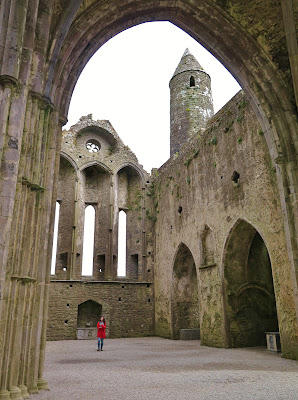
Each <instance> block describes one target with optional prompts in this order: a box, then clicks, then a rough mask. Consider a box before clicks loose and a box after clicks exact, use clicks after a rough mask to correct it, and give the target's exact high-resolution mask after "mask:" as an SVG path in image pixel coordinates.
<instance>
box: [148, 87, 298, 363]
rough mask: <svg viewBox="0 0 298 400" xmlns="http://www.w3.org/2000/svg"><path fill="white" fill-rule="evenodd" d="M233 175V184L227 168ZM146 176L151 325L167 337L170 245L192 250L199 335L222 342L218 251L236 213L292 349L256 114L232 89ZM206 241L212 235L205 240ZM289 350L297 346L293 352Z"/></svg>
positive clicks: (273, 203) (272, 184) (280, 234)
mask: <svg viewBox="0 0 298 400" xmlns="http://www.w3.org/2000/svg"><path fill="white" fill-rule="evenodd" d="M234 171H237V172H238V173H239V175H240V178H239V182H238V184H236V183H234V182H233V181H232V175H233V172H234ZM158 173H159V175H158V176H157V178H156V180H155V183H154V202H155V204H156V217H157V221H156V224H155V227H156V254H155V257H156V259H155V279H154V283H155V301H156V333H157V335H161V336H164V337H171V335H172V332H171V322H172V321H171V290H172V287H171V284H172V273H173V263H174V258H175V254H176V251H177V248H178V246H179V244H180V243H181V242H183V243H185V244H186V245H187V246H188V248H189V249H190V251H191V252H192V255H193V257H194V260H195V263H196V268H197V273H198V286H199V301H200V323H201V338H202V343H203V344H205V345H210V346H220V347H222V346H226V339H227V338H226V333H225V317H224V302H223V286H222V279H223V273H224V266H223V253H224V249H225V242H226V240H227V237H228V235H229V232H230V230H231V229H232V227H233V226H234V224H235V223H236V221H237V220H238V219H244V220H246V221H247V222H249V223H250V224H251V225H253V226H254V227H255V228H256V229H257V231H258V232H259V233H260V234H261V236H262V237H263V240H264V241H265V243H266V246H267V248H268V252H269V255H270V258H271V264H272V270H273V278H274V287H275V295H276V301H277V310H278V315H279V324H280V333H281V338H282V342H283V345H284V347H283V352H284V354H286V353H287V352H288V354H289V353H291V354H292V355H293V354H295V350H294V345H295V340H296V341H297V327H296V325H295V323H294V322H293V320H294V314H293V315H292V313H293V312H294V298H293V287H292V284H291V274H290V267H289V259H288V254H287V248H286V240H285V235H284V228H283V222H282V213H281V207H280V203H279V194H278V189H277V182H276V173H275V169H274V168H273V167H272V164H271V161H270V157H269V153H268V148H267V146H266V142H265V139H264V136H263V132H262V130H261V128H260V126H259V124H258V122H257V118H256V116H255V114H254V112H253V110H252V109H251V107H250V105H249V103H248V101H247V99H246V98H245V97H244V95H243V94H242V93H241V92H240V93H239V94H237V95H236V96H235V97H234V98H233V99H232V100H231V101H230V102H229V103H228V104H227V105H226V106H225V107H224V108H223V109H222V110H221V111H220V112H219V113H217V114H216V115H215V116H214V117H213V118H212V119H211V121H210V122H209V125H208V127H207V130H206V131H205V132H204V133H203V134H201V135H198V136H197V137H195V138H194V139H193V140H191V141H189V143H188V144H187V145H185V146H184V147H183V148H182V149H181V152H180V154H179V156H178V158H177V159H175V157H172V159H170V160H169V161H168V162H167V163H166V164H164V166H162V167H161V168H160V169H159V171H158ZM206 225H207V226H208V227H209V228H210V231H211V233H212V235H213V243H214V244H213V246H214V249H213V257H214V264H212V263H211V264H210V263H209V265H208V262H207V263H206V260H204V257H203V255H202V247H203V246H202V238H203V236H204V235H205V231H206ZM210 242H211V243H212V240H211V241H210ZM296 357H297V354H296Z"/></svg>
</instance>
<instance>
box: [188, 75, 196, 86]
mask: <svg viewBox="0 0 298 400" xmlns="http://www.w3.org/2000/svg"><path fill="white" fill-rule="evenodd" d="M189 86H190V87H192V86H196V81H195V78H194V77H193V76H191V77H190V82H189Z"/></svg>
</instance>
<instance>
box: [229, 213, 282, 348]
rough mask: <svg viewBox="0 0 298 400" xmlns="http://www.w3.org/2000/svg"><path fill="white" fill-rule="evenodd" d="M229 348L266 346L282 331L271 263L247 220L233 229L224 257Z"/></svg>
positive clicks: (258, 236)
mask: <svg viewBox="0 0 298 400" xmlns="http://www.w3.org/2000/svg"><path fill="white" fill-rule="evenodd" d="M224 284H225V302H226V313H227V325H228V345H229V347H248V346H262V345H265V343H266V335H265V332H268V331H269V332H270V331H274V332H276V331H278V319H277V312H276V303H275V292H274V286H273V278H272V270H271V262H270V257H269V254H268V250H267V247H266V245H265V243H264V240H263V239H262V237H261V235H260V234H259V233H258V231H257V230H256V229H255V228H254V227H253V226H252V225H250V224H249V223H247V222H246V221H244V220H239V221H237V223H236V224H235V226H234V228H233V229H232V231H231V233H230V235H229V237H228V240H227V243H226V248H225V257H224Z"/></svg>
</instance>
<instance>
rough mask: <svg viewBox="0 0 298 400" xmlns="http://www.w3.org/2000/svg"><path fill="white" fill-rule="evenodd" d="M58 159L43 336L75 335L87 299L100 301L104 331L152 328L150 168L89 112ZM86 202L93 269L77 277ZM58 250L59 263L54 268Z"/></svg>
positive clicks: (121, 333) (120, 333)
mask: <svg viewBox="0 0 298 400" xmlns="http://www.w3.org/2000/svg"><path fill="white" fill-rule="evenodd" d="M90 140H91V141H92V140H97V141H98V143H99V144H100V150H99V151H98V152H95V153H90V152H88V150H87V149H86V143H87V142H88V141H90ZM61 159H62V162H61V168H60V174H59V185H58V186H59V189H58V199H59V201H60V204H61V207H60V215H62V213H63V215H62V217H63V218H61V220H60V222H61V223H60V224H59V231H58V235H59V240H58V254H57V264H56V274H55V275H52V276H51V284H50V296H49V323H48V329H47V339H48V340H63V339H75V338H76V334H77V331H76V329H77V316H78V306H79V305H80V304H82V303H84V302H86V301H88V300H91V301H94V302H96V303H98V304H100V305H101V306H102V314H103V315H104V316H105V317H106V320H107V324H108V333H109V336H110V337H129V336H148V335H151V334H153V332H154V296H153V287H152V280H153V259H152V256H151V253H153V252H152V247H153V241H152V240H153V239H152V232H153V222H152V221H150V219H149V218H147V214H146V209H148V207H149V205H150V204H151V202H152V200H151V199H150V198H149V197H148V196H145V192H146V188H147V187H149V186H150V181H151V179H150V177H149V175H148V174H147V173H146V171H144V170H143V168H142V166H141V165H139V163H138V161H137V158H136V156H135V155H134V153H133V152H132V151H131V150H130V149H129V148H128V147H127V146H125V145H124V144H123V143H122V141H121V139H120V138H119V136H118V135H117V133H116V132H115V131H114V129H113V127H112V126H111V124H110V123H109V122H108V121H93V120H92V116H91V115H88V116H87V117H82V118H81V119H80V121H79V122H78V123H77V124H76V125H74V126H73V127H71V128H70V130H69V131H64V132H63V141H62V158H61ZM67 160H68V161H67ZM69 171H70V172H71V173H72V174H71V178H74V179H70V172H69ZM75 180H76V183H75V182H74V181H75ZM73 192H75V194H74V195H73ZM70 194H71V196H70ZM88 204H92V206H93V207H94V209H95V240H94V257H93V274H92V276H82V254H83V236H84V212H85V208H86V206H87V205H88ZM120 209H123V210H125V212H126V214H127V264H126V269H127V274H126V277H117V252H118V212H119V210H120ZM74 210H75V211H74ZM66 228H67V229H66ZM59 232H60V234H59ZM147 248H148V249H149V250H148V251H149V252H150V254H148V255H149V257H148V260H147ZM62 250H63V254H62V255H63V257H64V255H65V254H66V256H65V257H64V258H63V261H64V262H65V264H63V265H62V266H61V268H60V270H59V271H57V265H58V263H59V261H60V259H61V254H60V253H61V251H62ZM71 251H73V256H74V259H73V258H72V256H71ZM59 265H60V264H59ZM63 267H66V270H65V271H64V270H63ZM57 272H58V273H57ZM99 318H100V315H98V319H99Z"/></svg>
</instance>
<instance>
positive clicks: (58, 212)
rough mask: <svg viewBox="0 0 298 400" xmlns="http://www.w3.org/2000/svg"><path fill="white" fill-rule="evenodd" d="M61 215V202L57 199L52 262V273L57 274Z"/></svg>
mask: <svg viewBox="0 0 298 400" xmlns="http://www.w3.org/2000/svg"><path fill="white" fill-rule="evenodd" d="M59 216H60V203H59V202H58V201H56V209H55V222H54V235H53V249H52V262H51V275H55V272H56V258H57V245H58V226H59Z"/></svg>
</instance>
